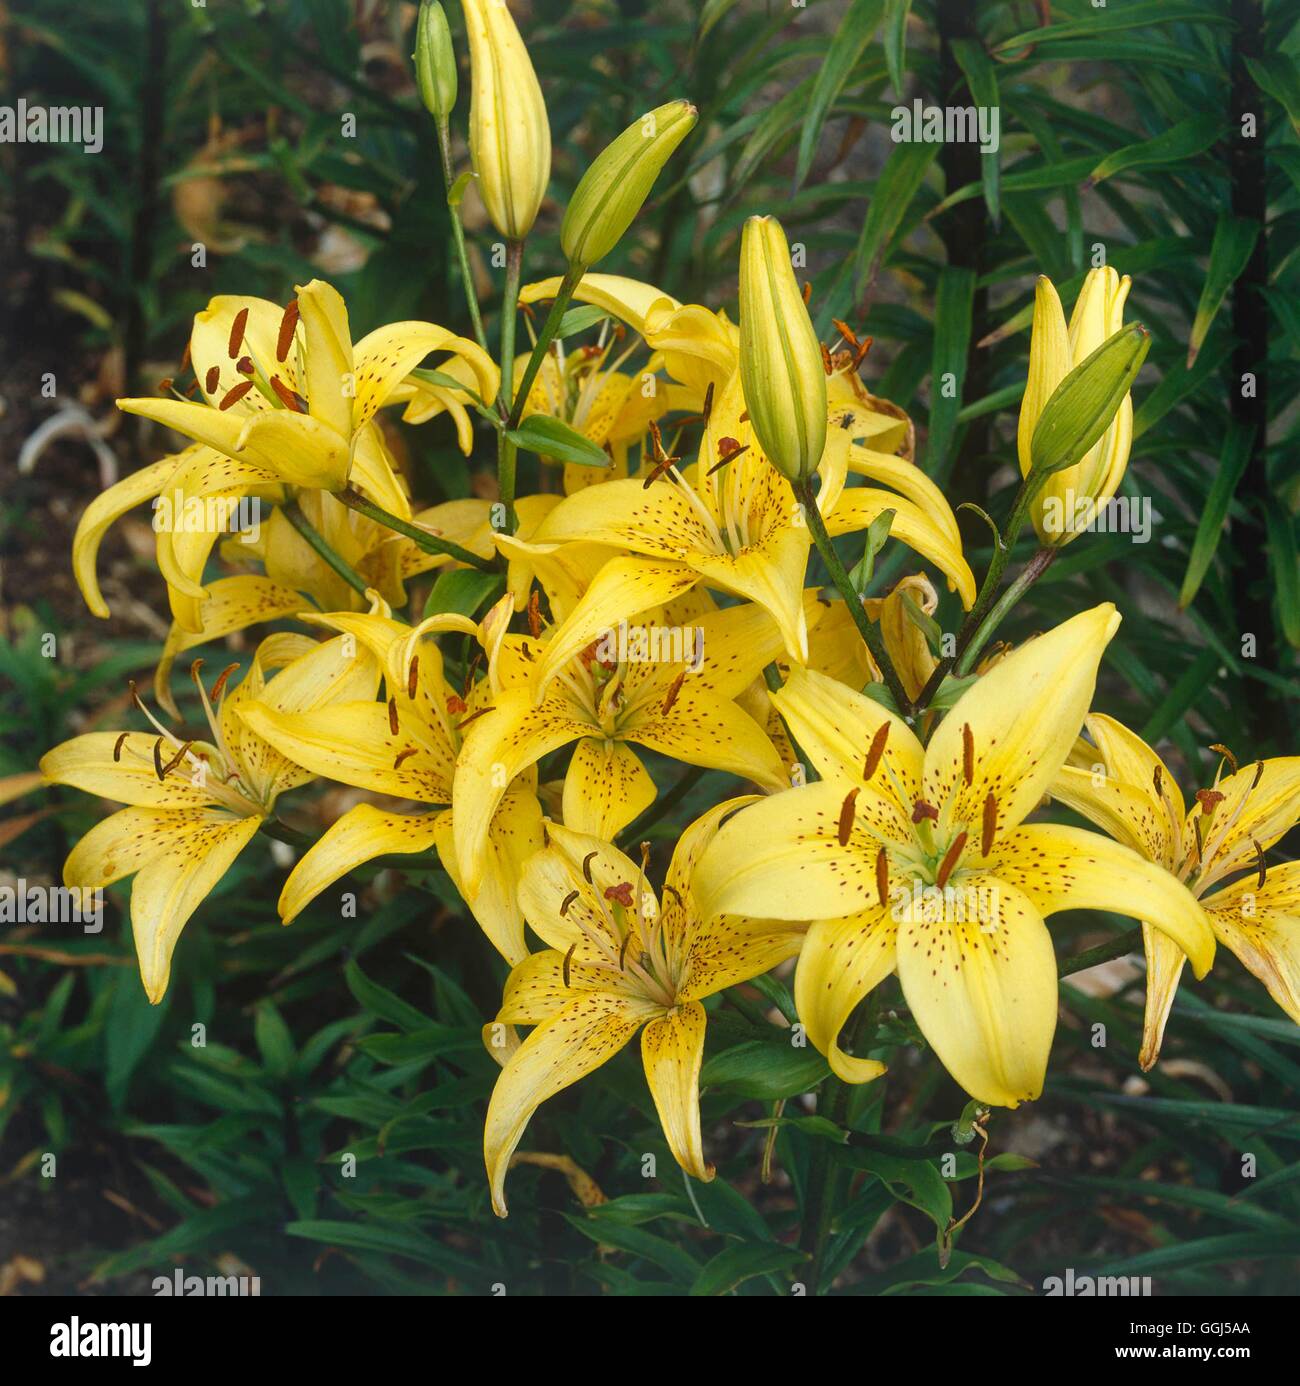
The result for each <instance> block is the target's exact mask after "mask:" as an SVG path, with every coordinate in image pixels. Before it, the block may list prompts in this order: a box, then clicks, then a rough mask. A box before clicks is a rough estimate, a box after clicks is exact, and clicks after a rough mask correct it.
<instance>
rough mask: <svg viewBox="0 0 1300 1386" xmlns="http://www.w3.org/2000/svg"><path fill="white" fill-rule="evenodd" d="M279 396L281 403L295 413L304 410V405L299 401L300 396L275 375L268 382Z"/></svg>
mask: <svg viewBox="0 0 1300 1386" xmlns="http://www.w3.org/2000/svg"><path fill="white" fill-rule="evenodd" d="M268 383H269V384H270V386H271V389H273V390H274V391H275V393H276V396H277V397H278V398H279V401H280V403H281V404H283V405H284V407H285V408H286V409H288V410H290V411H291V412H292V413H294V414H301V413H302V412H303V409H302V405H301V404H300V403H299V402H298V396H297V395H295V394H294V392H293V391H292V390H291V389H290V388H289V387H288V386H287V385H286V384H285V383H284V381H283V380H281V379H280V377H279V376H278V375H273V376H272V377H271V379H270V381H269V382H268Z"/></svg>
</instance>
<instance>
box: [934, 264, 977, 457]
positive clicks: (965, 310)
mask: <svg viewBox="0 0 1300 1386" xmlns="http://www.w3.org/2000/svg"><path fill="white" fill-rule="evenodd" d="M974 303H975V271H974V270H971V269H966V268H964V267H962V266H960V265H945V266H944V267H943V269H941V270H940V271H939V284H938V287H937V289H936V290H935V302H934V347H933V355H932V357H931V364H930V428H929V433H928V436H927V439H926V459H925V461H926V466H925V469H926V471H927V472H928V473H929V474H930V476H932V477H934V478H935V480H937V481H942V480H943V479H944V478H945V477H946V476H947V475H948V472H949V470H950V468H951V464H952V458H951V456H950V452H951V449H952V442H953V437H954V435H955V434H956V431H957V415H958V414H959V413H960V412H961V396H962V388H963V387H964V385H965V383H966V357H967V353H968V351H969V349H970V336H971V315H972V313H973V311H974Z"/></svg>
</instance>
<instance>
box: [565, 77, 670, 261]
mask: <svg viewBox="0 0 1300 1386" xmlns="http://www.w3.org/2000/svg"><path fill="white" fill-rule="evenodd" d="M697 114H698V113H697V112H696V109H695V107H694V106H692V105H691V103H690V102H689V101H670V102H668V104H667V105H665V106H658V107H656V108H655V109H654V110H653V111H647V112H646V113H645V115H643V116H642V117H641V118H640V120H636V121H633V123H632V124H631V125H629V126H628V127H627V129H626V130H624V131H623V133H622V134H621V135H619V136H618V137H617V139H615V140H613V141H612V142H611V143H609V144H607V145H606V146H605V148H604V149H602V150H601V152H600V153H599V154H598V155H597V156H596V158H595V159H594V160H593V162H592V164H591V167H590V168H589V169H588V170H587V171H586V173H584V174H583V175H582V181H581V182H580V183H579V184H578V186H577V188H576V190H575V191H574V194H573V197H572V198H571V199H570V201H569V205H568V208H567V209H566V211H565V213H564V224H563V225H562V226H561V227H560V245H561V247H562V248H563V250H564V253H565V255H566V256H567V257H568V260H569V263H570V264H573V265H583V266H587V265H594V264H595V263H596V261H597V260H601V259H603V258H604V257H605V256H606V255H608V254H609V252H610V251H611V250H613V249H614V247H615V246H616V245H617V244H618V242H619V240H620V239H621V238H622V235H623V233H624V232H625V231H626V230H627V228H628V227H629V226H631V224H632V219H633V218H634V217H635V216H636V214H637V213H638V212H639V211H640V210H641V205H642V203H644V202H645V200H646V198H647V197H648V196H649V194H650V189H651V187H652V186H653V185H654V181H655V179H656V178H658V176H659V170H660V169H661V168H663V166H664V164H666V163H667V162H668V159H669V156H670V155H671V154H672V152H673V150H674V149H676V148H677V146H678V145H679V144H681V142H682V141H683V140H684V139H685V138H686V136H687V135H689V134H690V132H691V130H692V129H693V128H694V126H695V121H696V117H697Z"/></svg>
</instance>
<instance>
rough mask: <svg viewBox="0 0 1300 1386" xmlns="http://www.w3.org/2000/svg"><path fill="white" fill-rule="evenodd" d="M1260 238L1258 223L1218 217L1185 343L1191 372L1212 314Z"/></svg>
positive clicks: (1212, 316)
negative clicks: (1197, 300)
mask: <svg viewBox="0 0 1300 1386" xmlns="http://www.w3.org/2000/svg"><path fill="white" fill-rule="evenodd" d="M1258 239H1259V223H1258V222H1257V221H1249V220H1247V219H1246V218H1245V217H1234V216H1230V215H1229V214H1228V213H1227V212H1224V213H1222V214H1221V215H1220V217H1219V220H1218V223H1217V224H1216V225H1215V228H1214V242H1213V244H1212V245H1211V246H1210V263H1209V266H1208V268H1207V269H1206V271H1205V283H1204V284H1203V285H1202V286H1201V297H1200V301H1199V302H1198V303H1197V305H1196V319H1195V321H1194V322H1193V323H1192V334H1191V337H1190V338H1189V339H1188V343H1187V365H1188V369H1190V368H1191V367H1192V366H1193V365H1194V364H1195V363H1196V357H1197V354H1198V353H1199V352H1200V350H1201V345H1202V343H1203V342H1204V341H1205V335H1206V333H1207V332H1209V330H1210V324H1211V323H1212V322H1213V321H1214V315H1215V314H1216V313H1217V312H1218V311H1219V308H1220V307H1221V306H1222V304H1223V300H1224V298H1225V297H1226V295H1227V292H1228V290H1229V289H1230V288H1231V287H1232V285H1233V284H1234V283H1235V282H1236V280H1237V276H1238V275H1239V274H1240V273H1241V272H1242V270H1244V269H1245V268H1246V263H1247V261H1248V260H1249V259H1250V255H1251V252H1252V251H1253V250H1254V249H1255V242H1256V240H1258Z"/></svg>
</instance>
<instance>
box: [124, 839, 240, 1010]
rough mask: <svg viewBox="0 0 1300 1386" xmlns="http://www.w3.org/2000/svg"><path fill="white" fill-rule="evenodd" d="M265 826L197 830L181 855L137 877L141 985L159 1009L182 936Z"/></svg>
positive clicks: (170, 855)
mask: <svg viewBox="0 0 1300 1386" xmlns="http://www.w3.org/2000/svg"><path fill="white" fill-rule="evenodd" d="M261 823H262V819H261V818H260V817H248V818H231V819H229V820H228V821H227V822H225V823H209V824H206V825H204V826H202V827H199V828H196V829H195V830H194V831H193V832H191V833H190V834H188V835H187V836H186V838H185V839H184V843H183V845H182V844H178V847H177V850H175V851H169V852H167V853H166V854H165V855H164V856H161V857H155V858H154V859H153V860H152V861H150V862H148V863H146V864H145V865H144V866H143V867H142V868H141V870H140V871H139V872H138V873H137V875H136V878H135V883H134V884H133V885H132V887H131V928H132V931H133V933H134V935H135V952H136V959H137V960H138V962H139V964H140V980H141V981H142V982H143V983H144V990H145V995H146V996H148V998H149V1000H150V1001H151V1002H153V1004H154V1005H157V1004H158V1002H159V1001H161V1000H162V998H163V994H164V993H165V992H166V990H167V981H168V978H169V977H170V976H171V962H172V951H173V950H174V949H175V947H176V940H177V939H178V938H179V937H180V933H181V930H182V929H183V928H184V927H185V925H186V924H187V923H188V922H189V919H190V916H191V915H192V914H193V913H194V911H195V910H196V909H198V907H199V906H200V905H201V904H202V903H203V901H204V899H205V898H206V897H207V895H208V894H209V893H210V892H211V891H212V889H213V888H214V887H215V886H216V884H217V883H218V882H219V881H220V880H221V878H222V877H223V876H224V875H225V874H226V872H227V870H229V868H230V865H231V863H232V862H233V861H234V860H235V858H236V857H237V856H238V855H239V854H240V852H242V851H243V850H244V848H245V847H246V846H247V845H248V843H249V842H250V841H251V840H252V838H253V837H254V836H255V835H256V833H257V830H258V828H259V826H260V825H261ZM178 858H179V860H178Z"/></svg>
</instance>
